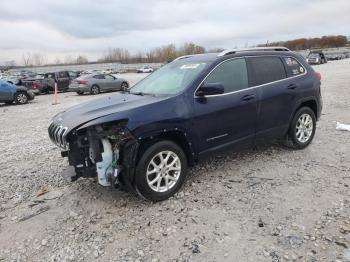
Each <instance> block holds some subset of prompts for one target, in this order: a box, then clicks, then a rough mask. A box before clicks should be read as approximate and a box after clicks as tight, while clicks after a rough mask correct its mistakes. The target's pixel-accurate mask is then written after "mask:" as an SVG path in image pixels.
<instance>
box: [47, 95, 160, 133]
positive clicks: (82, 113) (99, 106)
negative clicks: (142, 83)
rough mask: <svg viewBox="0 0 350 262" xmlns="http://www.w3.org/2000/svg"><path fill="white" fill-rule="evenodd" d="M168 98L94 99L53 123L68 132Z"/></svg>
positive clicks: (56, 117)
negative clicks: (109, 116)
mask: <svg viewBox="0 0 350 262" xmlns="http://www.w3.org/2000/svg"><path fill="white" fill-rule="evenodd" d="M165 99H166V97H154V96H149V95H144V96H139V95H133V94H126V93H119V94H113V95H110V96H106V97H102V98H98V99H94V100H92V101H89V102H86V103H82V104H79V105H76V106H73V107H71V108H69V109H67V110H65V111H63V112H61V113H59V114H57V115H56V116H55V117H54V118H53V119H52V121H53V122H54V123H55V124H57V125H61V126H63V127H67V128H68V132H69V131H70V130H72V129H74V128H76V127H79V126H81V125H83V124H85V123H87V122H89V121H91V120H94V119H97V118H100V117H103V116H106V115H110V114H114V115H115V114H118V113H120V115H121V119H123V117H122V116H125V111H129V110H133V109H136V108H137V109H140V107H143V106H146V105H149V104H153V103H157V102H159V101H162V100H165Z"/></svg>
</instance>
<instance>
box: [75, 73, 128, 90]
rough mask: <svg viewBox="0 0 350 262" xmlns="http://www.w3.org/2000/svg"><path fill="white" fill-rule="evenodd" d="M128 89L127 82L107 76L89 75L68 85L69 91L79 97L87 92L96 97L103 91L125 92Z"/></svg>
mask: <svg viewBox="0 0 350 262" xmlns="http://www.w3.org/2000/svg"><path fill="white" fill-rule="evenodd" d="M128 88H129V84H128V81H126V80H125V79H123V78H117V77H115V76H112V75H109V74H89V75H83V76H81V77H78V78H76V79H74V80H73V81H72V82H71V84H70V85H69V91H73V92H77V93H78V94H79V95H82V94H84V93H85V92H89V93H90V94H92V95H97V94H99V93H100V92H103V91H113V90H114V91H122V90H123V91H125V90H127V89H128Z"/></svg>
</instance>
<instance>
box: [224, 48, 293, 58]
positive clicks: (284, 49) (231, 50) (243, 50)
mask: <svg viewBox="0 0 350 262" xmlns="http://www.w3.org/2000/svg"><path fill="white" fill-rule="evenodd" d="M248 51H290V50H289V49H288V48H287V47H283V46H266V47H252V48H241V49H228V50H224V51H222V52H221V53H219V54H218V56H224V55H231V54H235V53H240V52H248Z"/></svg>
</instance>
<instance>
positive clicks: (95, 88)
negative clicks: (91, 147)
mask: <svg viewBox="0 0 350 262" xmlns="http://www.w3.org/2000/svg"><path fill="white" fill-rule="evenodd" d="M99 93H100V88H99V87H98V86H97V85H93V86H92V87H91V91H90V94H92V95H98V94H99Z"/></svg>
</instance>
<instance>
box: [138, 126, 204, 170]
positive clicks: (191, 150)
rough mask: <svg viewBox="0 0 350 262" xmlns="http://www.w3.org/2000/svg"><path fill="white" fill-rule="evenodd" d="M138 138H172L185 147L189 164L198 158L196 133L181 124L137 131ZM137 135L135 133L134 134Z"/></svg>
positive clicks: (139, 139)
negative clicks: (195, 140)
mask: <svg viewBox="0 0 350 262" xmlns="http://www.w3.org/2000/svg"><path fill="white" fill-rule="evenodd" d="M137 133H138V135H137V140H138V141H142V140H148V139H154V138H157V137H159V138H167V139H169V140H172V141H174V142H176V143H178V144H180V146H181V147H182V148H183V150H184V152H185V154H186V156H187V158H188V161H189V164H190V165H193V164H194V161H195V160H196V159H197V156H198V152H197V150H196V148H195V146H194V145H195V143H194V135H193V134H192V132H190V131H189V130H186V129H185V128H183V127H181V126H173V127H167V128H162V129H156V130H152V131H149V132H144V133H139V132H137ZM134 135H135V134H134Z"/></svg>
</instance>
